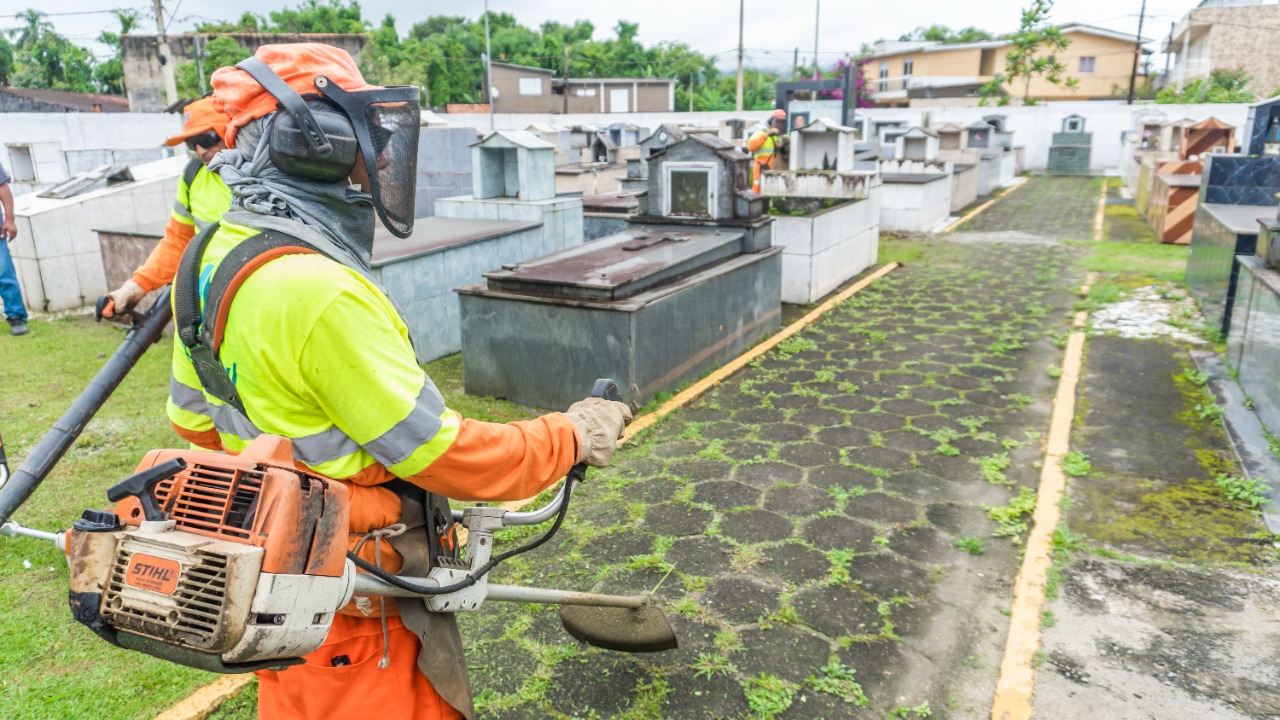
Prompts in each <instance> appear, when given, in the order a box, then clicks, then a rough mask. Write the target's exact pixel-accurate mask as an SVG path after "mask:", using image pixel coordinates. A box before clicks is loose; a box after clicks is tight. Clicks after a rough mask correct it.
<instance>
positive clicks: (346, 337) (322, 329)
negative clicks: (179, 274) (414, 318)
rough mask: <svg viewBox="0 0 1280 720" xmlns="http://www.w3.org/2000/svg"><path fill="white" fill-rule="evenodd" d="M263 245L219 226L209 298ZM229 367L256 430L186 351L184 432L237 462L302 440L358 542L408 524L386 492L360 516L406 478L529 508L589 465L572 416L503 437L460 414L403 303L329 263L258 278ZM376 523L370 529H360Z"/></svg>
mask: <svg viewBox="0 0 1280 720" xmlns="http://www.w3.org/2000/svg"><path fill="white" fill-rule="evenodd" d="M255 234H257V231H256V230H254V229H252V228H248V227H244V226H240V225H235V224H230V223H225V222H224V223H223V224H222V225H221V226H220V228H219V229H218V231H217V232H216V233H215V235H214V237H213V239H212V240H211V242H210V244H209V246H208V248H207V249H206V251H205V254H204V257H203V259H202V264H201V273H200V278H201V279H200V283H201V287H202V293H204V292H207V288H208V282H209V280H210V278H212V276H213V273H214V271H215V270H216V268H217V265H218V263H220V262H221V261H222V259H223V258H224V257H225V256H226V254H227V253H228V252H229V251H230V250H231V249H232V248H233V247H235V246H236V245H238V244H239V243H240V242H242V241H243V240H245V239H247V238H249V237H251V236H253V235H255ZM202 302H203V298H202ZM443 320H444V318H441V321H443ZM219 354H220V359H221V361H222V364H223V366H224V367H225V368H226V369H227V372H228V373H230V376H231V379H232V381H233V382H234V383H235V385H236V390H237V392H238V393H239V395H240V397H241V399H242V401H243V403H244V406H245V410H246V412H247V413H248V417H245V416H244V415H242V414H240V413H239V411H237V410H235V409H234V408H232V407H230V406H228V405H223V404H222V403H221V402H219V401H218V400H217V399H215V398H213V397H211V396H209V395H206V394H205V393H204V391H203V390H202V389H201V387H200V381H199V379H198V376H197V375H196V371H195V368H194V366H193V365H192V363H191V359H190V357H189V356H188V352H187V349H186V347H185V346H184V345H183V344H182V343H181V341H178V340H177V339H176V338H175V342H174V353H173V376H172V378H171V381H170V388H169V403H168V415H169V419H170V420H171V421H172V423H173V425H174V428H175V429H176V430H177V431H178V433H179V434H180V435H182V436H183V437H184V438H186V439H187V440H189V441H191V442H193V443H196V444H198V445H200V446H202V447H206V448H210V449H225V450H227V451H229V452H233V453H235V452H240V451H241V450H243V449H244V448H245V447H246V446H247V445H248V444H249V442H250V441H251V440H252V439H253V438H254V437H256V436H257V435H258V434H259V433H271V434H276V435H282V436H284V437H287V438H291V439H292V440H293V453H294V459H295V460H296V461H297V463H298V464H299V465H300V466H302V467H304V468H309V469H311V470H313V471H315V472H316V473H318V474H321V475H325V476H328V477H331V478H336V479H342V480H347V481H349V482H350V483H352V485H353V486H355V487H353V488H352V490H353V493H352V527H351V531H352V532H355V533H360V532H368V531H369V530H371V529H373V528H375V527H382V526H383V525H386V524H388V523H390V522H395V515H396V513H395V512H392V508H390V507H385V505H386V504H387V503H388V502H392V503H393V504H394V509H395V510H398V505H399V503H398V500H394V496H392V497H391V498H388V497H387V496H391V495H392V494H391V493H390V492H388V491H381V492H380V493H379V495H381V497H379V498H378V499H377V500H376V501H374V505H376V506H379V507H383V510H378V509H377V508H374V507H369V508H362V507H359V506H360V505H361V504H362V502H361V496H362V493H359V492H356V491H357V490H359V489H361V488H369V487H371V486H376V485H379V484H381V483H384V482H386V481H388V480H391V479H393V478H396V477H398V478H402V479H405V480H408V481H410V482H412V483H414V484H416V485H419V486H421V487H424V488H426V489H427V490H429V491H431V492H435V493H438V494H441V495H444V496H447V497H451V498H455V499H459V500H519V499H525V498H530V497H533V496H535V495H536V494H537V493H539V492H540V491H542V490H543V489H545V488H546V487H547V486H549V485H550V484H552V483H553V482H555V481H556V480H557V479H559V478H561V477H563V476H564V475H565V473H567V472H568V470H569V468H570V467H572V466H573V464H574V463H575V462H576V461H577V457H578V438H577V433H576V431H575V430H574V427H573V424H572V423H571V422H570V421H569V419H568V418H567V417H565V416H564V415H562V414H559V413H553V414H550V415H546V416H543V417H541V418H538V419H535V420H529V421H525V422H515V423H508V424H499V423H486V422H479V421H475V420H469V419H464V418H462V417H460V416H459V415H458V413H456V412H454V411H453V410H450V409H449V408H447V407H446V406H445V403H444V400H443V398H442V397H441V395H440V393H439V392H438V391H437V389H436V387H435V384H434V383H432V381H431V379H430V378H429V377H427V375H426V373H425V372H424V371H423V369H422V368H421V367H420V366H419V365H418V364H417V361H416V360H415V358H414V353H413V348H412V346H411V345H410V342H409V331H408V328H407V327H406V326H405V324H404V322H403V320H401V318H400V316H399V314H398V313H397V312H396V310H395V307H394V306H393V305H392V304H391V301H390V300H388V299H387V297H386V296H385V295H384V294H383V293H382V291H381V290H379V289H378V288H377V287H376V286H374V285H373V284H372V283H371V282H370V281H369V280H367V279H366V278H364V277H363V276H361V275H360V274H359V273H358V272H356V271H354V270H352V269H350V268H347V267H345V266H343V265H341V264H339V263H337V262H334V261H332V260H329V259H328V258H325V257H322V256H319V255H314V254H311V255H286V256H283V257H280V258H277V259H274V260H271V261H269V262H267V263H266V264H264V265H263V266H262V267H260V268H258V269H257V270H256V271H254V272H253V273H252V274H251V275H249V276H248V278H247V279H245V281H244V282H243V284H242V285H240V287H239V289H238V291H237V292H236V294H235V296H234V298H233V300H232V303H231V308H230V313H229V315H228V317H227V323H226V329H225V333H224V336H223V341H222V346H221V348H220V351H219ZM366 496H367V495H366ZM388 514H389V515H390V519H389V520H387V519H386V517H383V516H385V515H388ZM365 515H368V516H369V517H368V522H367V523H366V522H365V521H363V520H360V519H359V518H362V517H365ZM364 525H368V526H367V527H366V526H364ZM384 557H385V555H384Z"/></svg>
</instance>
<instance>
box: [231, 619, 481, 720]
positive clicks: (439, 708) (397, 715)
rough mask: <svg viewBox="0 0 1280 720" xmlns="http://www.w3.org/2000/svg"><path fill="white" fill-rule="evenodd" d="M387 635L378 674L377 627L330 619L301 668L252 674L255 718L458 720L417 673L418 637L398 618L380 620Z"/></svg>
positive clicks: (367, 621)
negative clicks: (323, 635) (254, 677)
mask: <svg viewBox="0 0 1280 720" xmlns="http://www.w3.org/2000/svg"><path fill="white" fill-rule="evenodd" d="M387 635H388V642H389V648H390V653H389V659H390V664H389V665H388V667H387V669H385V670H383V669H381V668H379V667H378V661H379V660H381V659H382V650H383V644H382V623H381V621H380V620H378V618H376V617H375V618H355V617H351V616H348V615H337V616H335V617H334V619H333V627H332V628H330V630H329V637H327V638H326V639H325V641H324V644H323V645H321V646H320V648H319V649H318V650H316V651H315V652H313V653H311V654H310V655H307V656H306V657H305V660H306V661H307V662H306V664H305V665H295V666H293V667H291V668H288V669H285V670H281V671H278V672H277V671H274V670H260V671H258V672H256V673H254V674H255V675H257V676H258V719H259V720H320V719H321V718H352V719H354V718H376V720H461V718H462V713H459V712H458V711H457V710H455V709H453V707H451V706H450V705H449V704H448V703H446V702H445V701H444V699H443V698H441V697H440V695H439V693H437V692H436V691H435V688H433V687H432V686H431V681H429V680H427V678H426V676H425V675H423V674H422V673H421V672H419V671H418V647H419V645H420V643H419V641H418V637H417V636H416V635H414V634H413V633H412V632H410V631H409V629H408V628H406V627H405V626H404V623H402V622H401V621H400V618H399V617H389V618H387ZM335 658H336V659H338V660H337V662H338V663H339V664H338V665H337V666H335V665H334V661H335ZM343 663H350V664H343Z"/></svg>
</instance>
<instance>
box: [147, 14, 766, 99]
mask: <svg viewBox="0 0 1280 720" xmlns="http://www.w3.org/2000/svg"><path fill="white" fill-rule="evenodd" d="M158 1H159V0H157V2H158ZM746 13H747V0H738V96H737V100H736V101H735V102H734V104H733V107H734V109H735V110H737V111H738V112H742V24H743V21H744V19H745V18H746Z"/></svg>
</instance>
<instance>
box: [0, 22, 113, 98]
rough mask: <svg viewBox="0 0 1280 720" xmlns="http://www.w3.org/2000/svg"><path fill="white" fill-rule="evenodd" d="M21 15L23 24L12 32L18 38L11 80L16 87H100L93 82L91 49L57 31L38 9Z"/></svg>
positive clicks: (74, 88) (89, 88) (90, 90)
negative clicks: (77, 43)
mask: <svg viewBox="0 0 1280 720" xmlns="http://www.w3.org/2000/svg"><path fill="white" fill-rule="evenodd" d="M18 17H19V19H20V20H21V21H22V25H21V26H20V27H18V28H17V29H15V30H10V31H9V32H10V33H11V34H12V35H13V36H14V37H16V38H17V42H16V43H14V60H13V68H14V69H13V77H12V78H11V79H10V82H11V83H12V84H13V85H14V86H15V87H27V88H47V89H50V90H71V91H74V92H93V91H94V90H97V87H96V86H94V84H93V56H92V55H90V54H89V51H88V50H86V49H85V48H82V47H79V46H77V45H75V44H74V43H72V42H71V41H70V40H68V39H67V38H65V37H63V36H62V35H59V34H58V33H56V32H54V31H53V25H52V24H51V23H50V22H49V21H48V20H46V19H45V17H46V16H45V14H44V13H42V12H40V11H39V10H33V9H28V10H24V11H23V12H21V13H19V14H18Z"/></svg>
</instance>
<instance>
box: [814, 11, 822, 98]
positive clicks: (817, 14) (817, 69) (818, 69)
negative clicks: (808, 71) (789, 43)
mask: <svg viewBox="0 0 1280 720" xmlns="http://www.w3.org/2000/svg"><path fill="white" fill-rule="evenodd" d="M821 14H822V0H814V5H813V73H814V74H815V75H817V76H818V78H817V79H818V80H821V79H822V67H821V66H820V65H818V18H819V17H820V16H821ZM814 98H815V99H817V93H816V92H815V93H814Z"/></svg>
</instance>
